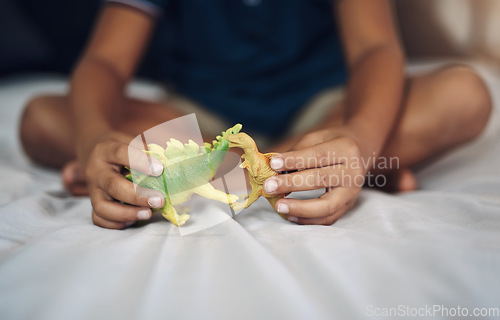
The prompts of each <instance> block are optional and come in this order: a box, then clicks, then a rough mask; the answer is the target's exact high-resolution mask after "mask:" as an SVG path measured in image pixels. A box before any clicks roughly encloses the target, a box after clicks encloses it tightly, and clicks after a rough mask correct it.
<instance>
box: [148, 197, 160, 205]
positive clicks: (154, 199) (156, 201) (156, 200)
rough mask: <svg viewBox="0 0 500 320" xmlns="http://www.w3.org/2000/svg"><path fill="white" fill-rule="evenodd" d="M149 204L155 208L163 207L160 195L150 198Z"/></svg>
mask: <svg viewBox="0 0 500 320" xmlns="http://www.w3.org/2000/svg"><path fill="white" fill-rule="evenodd" d="M148 204H149V206H151V207H153V208H161V207H162V205H161V198H160V197H151V198H149V199H148Z"/></svg>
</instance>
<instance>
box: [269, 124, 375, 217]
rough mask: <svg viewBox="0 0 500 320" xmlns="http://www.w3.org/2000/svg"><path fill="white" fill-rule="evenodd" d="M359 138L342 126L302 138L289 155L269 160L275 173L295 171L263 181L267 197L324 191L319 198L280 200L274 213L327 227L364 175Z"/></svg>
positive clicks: (348, 204)
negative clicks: (296, 192)
mask: <svg viewBox="0 0 500 320" xmlns="http://www.w3.org/2000/svg"><path fill="white" fill-rule="evenodd" d="M358 140H359V139H357V138H356V136H355V135H354V134H352V132H351V131H350V130H349V129H348V128H345V127H339V128H334V129H326V130H320V131H316V132H312V133H309V134H307V135H305V136H304V137H303V138H302V139H301V140H300V141H299V143H298V144H297V145H296V146H295V147H294V148H293V149H292V151H290V152H286V153H282V154H279V155H277V156H275V157H273V158H272V159H271V167H272V168H273V169H274V170H275V171H280V172H282V171H294V170H298V171H297V172H293V173H286V174H281V175H278V176H275V177H272V178H269V179H267V180H266V182H265V184H264V188H265V190H266V192H267V193H269V194H282V193H288V192H293V191H305V190H314V189H320V188H326V193H325V194H323V195H322V196H320V197H319V198H318V199H309V200H297V199H286V198H285V199H282V200H279V201H278V202H277V203H276V210H277V211H278V212H280V213H282V214H284V215H286V216H287V218H288V220H290V221H292V222H296V223H299V224H322V225H330V224H332V223H333V222H335V220H337V219H338V218H339V217H340V216H341V215H343V214H344V213H345V212H346V211H347V210H349V209H350V208H351V207H352V206H353V205H354V203H355V202H356V199H357V197H358V195H359V193H360V191H361V188H362V186H363V183H364V177H365V174H366V172H367V170H366V167H367V165H364V162H363V158H362V155H363V152H362V147H361V145H360V143H359V142H358Z"/></svg>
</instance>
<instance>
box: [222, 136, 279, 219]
mask: <svg viewBox="0 0 500 320" xmlns="http://www.w3.org/2000/svg"><path fill="white" fill-rule="evenodd" d="M226 139H227V141H229V147H230V148H240V149H242V150H243V152H244V154H243V155H242V156H241V158H242V159H243V160H244V161H243V163H242V164H241V165H240V167H241V168H245V169H247V171H248V178H249V180H250V185H251V186H252V191H251V192H250V194H249V195H248V198H247V199H246V201H245V202H235V203H232V204H231V206H232V207H233V209H234V210H240V209H243V208H248V207H249V206H250V205H251V204H252V203H254V202H255V201H256V200H257V199H258V198H259V197H261V196H262V197H265V198H266V199H267V201H269V203H270V204H271V206H272V207H273V209H274V210H275V211H276V209H275V204H276V201H278V200H279V199H281V198H283V197H285V194H279V195H270V194H267V193H266V192H265V191H264V182H265V181H266V179H267V178H269V177H272V176H275V175H278V173H276V172H274V171H273V169H271V166H270V164H269V162H270V160H271V158H272V157H273V156H275V155H277V153H264V154H263V153H260V152H259V150H258V148H257V145H256V143H255V141H254V140H253V139H252V138H251V137H250V136H249V135H248V134H246V133H244V132H240V133H237V134H230V135H227V136H226ZM276 213H278V214H279V215H280V216H281V217H283V218H285V217H284V216H283V215H282V214H280V213H279V212H277V211H276ZM285 219H286V218H285Z"/></svg>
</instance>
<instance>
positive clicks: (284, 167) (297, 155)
mask: <svg viewBox="0 0 500 320" xmlns="http://www.w3.org/2000/svg"><path fill="white" fill-rule="evenodd" d="M334 142H335V141H329V142H326V143H323V144H322V145H321V146H317V145H316V146H311V147H308V148H305V149H300V150H295V151H290V152H285V153H281V154H278V155H276V156H274V157H272V159H271V161H270V165H271V168H272V169H273V170H275V171H290V170H304V169H310V168H320V167H325V166H329V165H332V164H336V163H341V162H340V161H338V160H339V159H337V157H335V150H336V148H335V147H336V146H335V143H334Z"/></svg>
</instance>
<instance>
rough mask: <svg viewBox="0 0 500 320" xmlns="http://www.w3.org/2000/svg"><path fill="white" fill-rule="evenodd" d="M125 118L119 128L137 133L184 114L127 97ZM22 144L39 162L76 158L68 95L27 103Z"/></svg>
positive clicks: (52, 164) (59, 163)
mask: <svg viewBox="0 0 500 320" xmlns="http://www.w3.org/2000/svg"><path fill="white" fill-rule="evenodd" d="M124 108H125V119H124V121H123V123H122V124H121V125H120V126H119V128H118V129H119V130H120V131H123V132H125V133H128V134H130V135H131V136H136V135H138V134H140V133H141V132H143V131H145V130H147V129H150V128H152V127H154V126H155V125H158V124H160V123H163V122H165V121H168V120H171V119H174V118H176V117H179V116H181V115H182V114H180V113H179V112H178V111H176V110H174V109H172V108H169V107H168V105H166V104H161V103H154V102H148V101H142V100H137V99H126V100H125V106H124ZM20 136H21V143H22V145H23V148H24V150H25V152H26V154H27V155H28V156H29V157H30V158H31V159H32V160H33V161H34V162H36V163H38V164H41V165H45V166H50V167H56V168H60V167H62V166H63V165H64V164H66V163H67V162H68V161H70V160H73V159H75V158H76V156H75V148H74V144H75V138H74V132H73V120H72V118H71V115H70V112H69V108H68V105H67V97H66V96H41V97H37V98H34V99H33V100H31V101H30V102H29V103H28V105H27V106H26V108H25V110H24V113H23V117H22V120H21V125H20Z"/></svg>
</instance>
